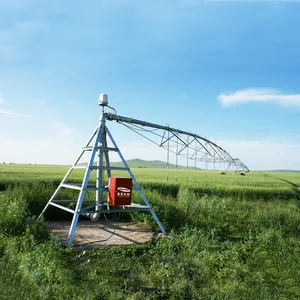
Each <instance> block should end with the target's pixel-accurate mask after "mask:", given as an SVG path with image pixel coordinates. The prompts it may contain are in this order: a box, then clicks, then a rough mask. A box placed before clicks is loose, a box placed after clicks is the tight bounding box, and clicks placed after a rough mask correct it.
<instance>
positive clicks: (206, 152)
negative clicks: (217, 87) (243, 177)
mask: <svg viewBox="0 0 300 300" xmlns="http://www.w3.org/2000/svg"><path fill="white" fill-rule="evenodd" d="M106 118H107V120H110V121H117V122H118V123H120V124H122V125H124V126H125V127H127V128H128V129H130V130H132V131H133V132H135V133H137V134H138V135H140V136H142V137H144V138H145V139H147V140H149V141H150V142H152V143H154V144H156V145H157V146H159V147H161V148H164V149H166V150H167V166H168V164H169V153H173V154H175V155H176V166H177V165H178V156H181V157H184V158H185V159H186V164H187V167H188V164H189V160H192V161H194V166H195V168H196V166H197V162H205V165H206V166H207V167H208V164H213V165H214V166H215V164H218V163H219V164H224V165H225V168H224V169H225V170H226V169H227V170H228V169H229V168H230V167H234V168H236V170H237V171H246V172H247V171H249V169H248V167H247V166H246V165H245V164H244V163H242V162H241V160H240V159H238V158H233V157H232V156H231V155H230V154H229V153H228V152H227V151H226V150H225V149H223V148H222V147H220V146H219V145H217V144H215V143H214V142H212V141H210V140H208V139H206V138H204V137H202V136H199V135H197V134H194V133H191V132H188V131H184V130H180V129H176V128H172V127H170V126H168V125H166V126H163V125H158V124H154V123H149V122H145V121H141V120H137V119H133V118H127V117H122V116H119V115H116V114H111V113H107V117H106Z"/></svg>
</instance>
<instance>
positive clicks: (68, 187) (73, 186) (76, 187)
mask: <svg viewBox="0 0 300 300" xmlns="http://www.w3.org/2000/svg"><path fill="white" fill-rule="evenodd" d="M60 186H61V187H64V188H67V189H73V190H79V191H80V190H81V186H78V185H76V184H70V183H63V184H61V185H60Z"/></svg>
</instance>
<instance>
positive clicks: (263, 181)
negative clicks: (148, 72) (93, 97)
mask: <svg viewBox="0 0 300 300" xmlns="http://www.w3.org/2000/svg"><path fill="white" fill-rule="evenodd" d="M67 170H68V167H66V166H40V165H39V166H36V165H0V266H1V268H0V291H1V299H300V189H299V187H300V173H282V172H278V173H275V172H269V173H266V172H249V173H247V174H246V176H240V175H239V174H238V173H235V172H229V173H227V175H225V176H221V175H220V174H219V173H220V172H218V171H209V172H205V171H202V170H196V171H194V170H189V172H188V174H186V170H184V169H181V170H179V171H178V180H177V181H176V180H175V178H176V170H170V171H169V181H168V182H166V180H165V177H166V170H164V169H148V168H136V169H133V172H134V174H135V176H136V177H137V179H138V180H139V181H140V183H141V185H142V187H143V189H144V191H145V193H146V195H147V196H148V198H149V200H150V202H151V203H152V205H153V207H154V209H155V211H156V213H157V215H158V216H159V218H160V220H161V222H162V223H163V225H164V226H165V228H166V229H167V230H168V233H169V234H168V236H166V237H164V238H158V239H156V240H154V241H153V242H151V243H146V244H143V245H134V246H123V247H120V246H119V247H103V248H94V249H92V250H85V251H80V252H79V251H76V250H74V249H72V248H63V247H62V246H61V245H60V244H59V241H57V239H56V238H55V237H51V236H50V235H49V233H48V230H47V225H46V223H45V222H44V221H43V220H42V221H40V222H37V221H36V216H37V214H39V212H40V211H41V209H42V208H43V207H44V205H45V203H46V202H47V200H48V199H49V197H50V196H51V194H52V193H53V191H54V189H55V187H56V186H57V184H58V183H59V182H60V180H61V179H62V177H63V176H64V174H65V173H66V171H67ZM114 175H116V176H124V175H125V174H124V173H116V174H114ZM187 175H188V178H187ZM81 176H82V172H77V173H74V175H73V176H72V178H71V180H72V181H80V178H81ZM92 176H95V174H93V175H92ZM93 178H95V177H93ZM62 196H64V197H65V196H68V197H76V192H74V191H72V192H66V193H65V194H64V195H62ZM135 200H137V201H138V197H137V196H135ZM46 217H47V218H48V219H51V218H52V219H60V218H69V217H70V216H69V215H66V214H63V213H61V212H60V211H58V210H56V209H53V210H49V212H47V215H46ZM131 217H132V218H133V219H134V220H136V221H137V222H142V223H146V224H150V225H152V226H153V228H154V230H157V228H156V227H155V224H154V223H153V220H152V218H151V217H150V215H149V214H142V213H139V214H132V216H131Z"/></svg>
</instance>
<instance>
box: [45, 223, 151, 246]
mask: <svg viewBox="0 0 300 300" xmlns="http://www.w3.org/2000/svg"><path fill="white" fill-rule="evenodd" d="M48 225H49V228H50V232H51V233H53V234H55V235H58V236H59V237H60V239H61V241H62V244H64V245H67V238H68V234H69V229H70V226H71V222H70V221H59V222H58V221H49V222H48ZM153 238H154V233H153V231H152V229H151V227H149V226H146V225H142V224H136V223H133V222H124V221H111V222H110V221H102V220H101V221H98V222H92V221H89V220H88V221H79V222H78V224H77V228H76V232H75V237H74V240H73V243H74V246H75V247H77V248H78V247H79V248H83V247H84V248H86V247H95V246H98V247H99V246H108V245H111V246H112V245H114V246H116V245H132V244H140V243H144V242H148V241H151V240H152V239H153Z"/></svg>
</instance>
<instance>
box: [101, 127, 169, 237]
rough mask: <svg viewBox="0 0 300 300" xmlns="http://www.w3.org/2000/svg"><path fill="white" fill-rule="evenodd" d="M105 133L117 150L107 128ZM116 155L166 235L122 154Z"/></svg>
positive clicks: (119, 152)
mask: <svg viewBox="0 0 300 300" xmlns="http://www.w3.org/2000/svg"><path fill="white" fill-rule="evenodd" d="M106 132H107V134H108V136H109V138H110V140H111V142H112V143H113V145H114V147H115V148H118V146H117V144H116V142H115V140H114V138H113V137H112V135H111V133H110V131H109V130H108V128H107V127H106ZM118 154H119V157H120V158H121V160H122V162H123V164H124V165H125V167H126V168H127V169H128V173H129V175H130V177H131V178H132V180H133V182H134V184H135V186H136V188H137V190H138V191H139V192H140V195H141V196H142V198H143V200H144V202H145V204H146V205H147V206H148V207H149V208H150V212H151V214H152V216H153V218H154V220H155V222H156V224H157V225H158V227H159V228H160V230H161V232H162V233H163V234H166V231H165V229H164V227H163V226H162V224H161V223H160V221H159V219H158V217H157V215H156V214H155V212H154V210H153V208H152V206H151V204H150V203H149V201H148V199H147V197H146V195H145V194H144V192H143V191H142V189H141V187H140V185H139V184H138V182H137V180H136V179H135V177H134V175H133V173H132V172H131V170H130V168H129V166H128V164H127V162H126V160H125V159H124V157H123V155H122V153H121V151H120V150H119V151H118Z"/></svg>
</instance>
